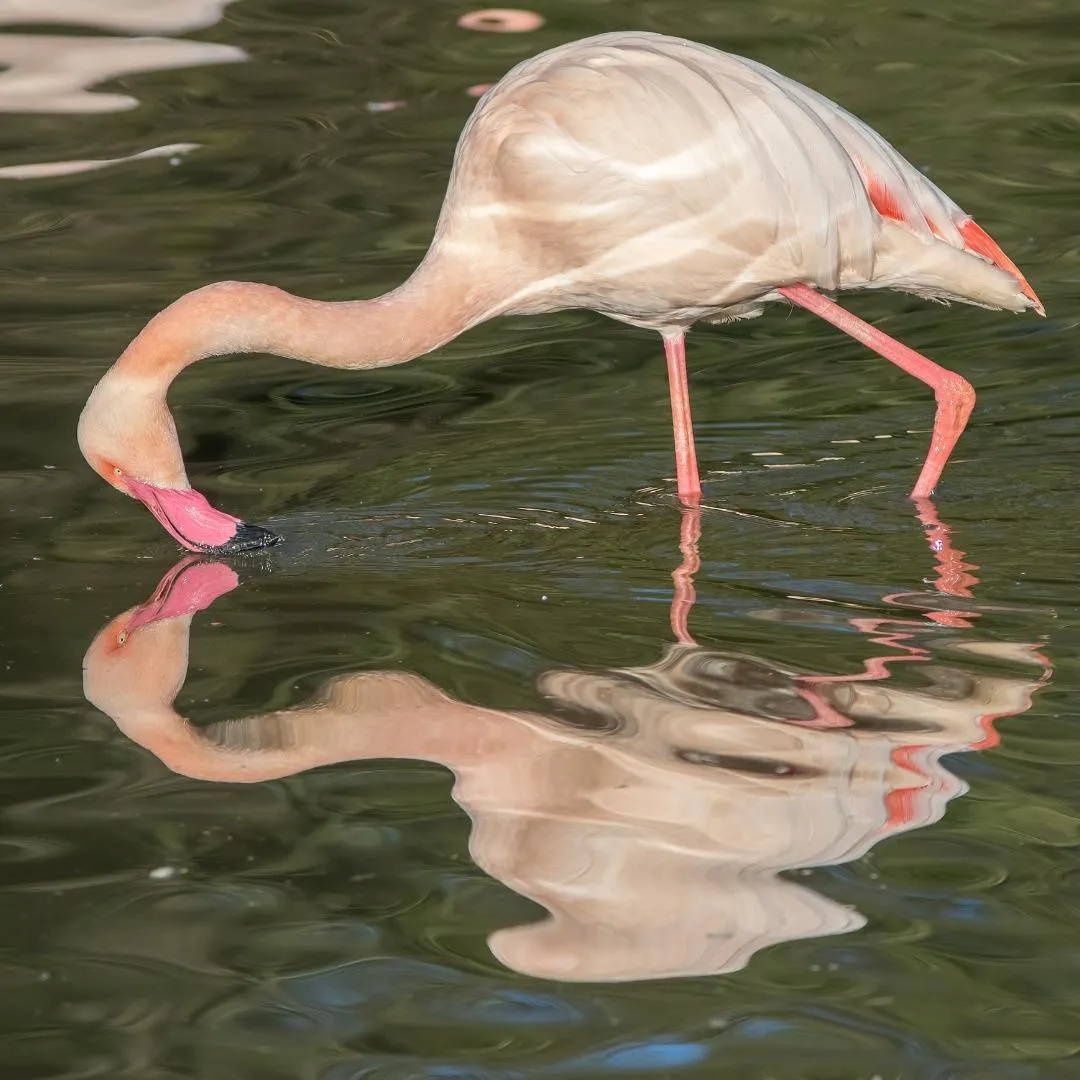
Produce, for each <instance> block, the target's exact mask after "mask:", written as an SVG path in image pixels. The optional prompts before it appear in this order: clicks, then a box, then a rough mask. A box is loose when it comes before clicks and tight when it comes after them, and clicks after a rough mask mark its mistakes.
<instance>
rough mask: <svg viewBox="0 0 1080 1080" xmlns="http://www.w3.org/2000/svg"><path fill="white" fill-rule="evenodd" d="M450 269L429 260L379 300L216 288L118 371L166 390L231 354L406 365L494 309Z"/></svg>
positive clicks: (148, 338)
mask: <svg viewBox="0 0 1080 1080" xmlns="http://www.w3.org/2000/svg"><path fill="white" fill-rule="evenodd" d="M448 269H449V268H443V270H442V272H441V273H440V272H439V267H438V264H437V263H435V262H434V261H431V260H427V261H425V263H424V264H422V265H421V266H420V267H419V268H418V269H417V271H416V273H414V274H413V276H412V277H411V278H409V280H408V281H406V282H405V283H404V284H403V285H401V286H399V287H398V288H397V289H394V290H393V291H391V292H388V293H386V294H385V295H383V296H379V297H377V298H375V299H373V300H349V301H341V302H326V301H320V300H308V299H306V298H304V297H301V296H294V295H293V294H292V293H288V292H285V291H284V290H283V289H278V288H275V287H274V286H272V285H261V284H257V283H255V282H248V281H221V282H217V283H216V284H213V285H207V286H205V287H204V288H202V289H197V290H195V291H194V292H190V293H187V294H186V295H185V296H182V297H180V299H179V300H177V301H176V302H175V303H173V304H171V305H170V306H169V307H167V308H166V309H165V310H164V311H162V312H161V313H160V314H158V315H157V316H155V317H154V318H153V319H152V320H151V321H150V322H149V323H148V324H147V325H146V327H145V328H144V329H143V331H142V333H140V334H139V336H138V337H137V338H135V340H134V341H133V342H132V343H131V345H129V346H128V348H127V350H126V351H125V352H124V354H123V355H122V356H121V357H120V359H119V360H118V361H117V362H116V365H115V368H114V371H115V374H116V375H118V376H121V377H128V378H131V379H133V380H135V381H139V382H142V381H153V382H154V383H156V384H158V385H159V386H161V387H162V389H163V390H164V389H167V387H168V385H169V383H171V382H172V380H173V379H174V378H176V376H177V375H179V374H180V372H181V371H183V370H184V369H185V368H186V367H188V366H189V365H190V364H192V363H194V362H195V361H196V360H200V359H204V358H206V357H210V356H221V355H225V354H230V353H273V354H274V355H277V356H287V357H291V358H293V359H295V360H303V361H305V362H307V363H310V364H318V365H320V366H322V367H334V368H375V367H385V366H388V365H391V364H401V363H404V362H405V361H407V360H412V359H413V358H414V357H417V356H421V355H423V354H424V353H426V352H430V351H431V350H432V349H435V348H438V346H440V345H442V344H445V343H446V342H447V341H450V340H451V339H453V338H455V337H457V336H458V334H460V333H461V332H462V331H464V330H466V329H467V328H468V327H470V326H472V325H474V324H476V323H478V322H481V321H483V319H484V318H485V317H486V314H487V312H488V311H489V310H490V304H489V303H488V302H487V300H486V297H483V296H481V295H479V294H478V291H477V290H475V289H472V288H470V287H469V286H468V284H467V283H463V282H461V280H460V276H459V275H458V274H453V273H448V272H447V271H448ZM455 279H457V280H455Z"/></svg>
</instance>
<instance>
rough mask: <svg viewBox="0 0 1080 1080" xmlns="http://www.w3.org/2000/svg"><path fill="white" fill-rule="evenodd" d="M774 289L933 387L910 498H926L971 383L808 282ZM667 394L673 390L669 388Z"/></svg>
mask: <svg viewBox="0 0 1080 1080" xmlns="http://www.w3.org/2000/svg"><path fill="white" fill-rule="evenodd" d="M777 291H778V292H780V293H781V294H783V295H784V296H786V297H787V298H788V299H789V300H790V301H791V302H792V303H793V304H798V305H799V307H802V308H806V310H807V311H812V312H813V313H814V314H815V315H818V316H820V317H821V318H823V319H824V320H825V321H826V322H829V323H832V324H833V326H835V327H837V328H838V329H840V330H843V331H844V333H845V334H850V335H851V336H852V337H853V338H855V339H856V341H861V342H862V343H863V344H864V345H867V346H869V347H870V348H871V349H873V350H874V352H876V353H879V354H880V355H881V356H884V357H885V359H886V360H890V361H892V363H894V364H896V366H897V367H899V368H902V369H903V370H904V371H906V372H907V373H908V374H909V375H914V376H915V378H916V379H921V380H922V381H923V382H924V383H926V384H927V385H929V386H932V387H933V388H934V397H935V398H936V399H937V414H936V415H935V417H934V433H933V435H932V436H931V438H930V450H929V452H928V453H927V455H926V461H925V462H924V463H923V467H922V472H921V473H919V479H918V481H917V483H916V484H915V489H914V490H913V491H912V493H911V497H912V498H913V499H925V498H928V497H929V496H930V495H931V494H932V493H933V490H934V488H935V487H936V486H937V482H938V480H939V479H941V470H942V469H944V468H945V462H946V461H948V460H949V455H950V454H951V453H952V451H953V447H954V446H956V441H957V439H959V438H960V435H961V434H962V432H963V430H964V428H965V427H966V426H967V422H968V417H969V416H970V415H971V410H972V409H973V408H974V407H975V391H974V390H973V389H972V387H971V383H969V382H968V381H967V379H965V378H964V377H963V376H962V375H957V374H956V372H955V371H949V369H948V368H943V367H941V366H940V365H939V364H935V363H934V361H933V360H928V359H927V358H926V357H925V356H923V355H922V354H921V353H917V352H916V351H915V350H914V349H909V348H908V347H907V346H906V345H902V344H901V343H900V342H899V341H897V340H896V339H895V338H891V337H889V335H888V334H883V333H882V332H881V331H880V330H877V329H875V328H874V327H873V326H871V325H870V324H869V323H866V322H863V320H862V319H860V318H859V317H858V316H856V315H852V314H851V312H850V311H846V310H845V309H844V308H842V307H840V305H839V304H834V303H833V302H832V301H831V300H830V299H828V298H827V297H825V296H822V295H821V293H819V292H815V291H814V290H813V289H811V288H810V287H809V286H808V285H789V286H787V287H786V288H783V289H778V290H777ZM669 363H670V361H669ZM672 394H673V395H674V390H673V391H672Z"/></svg>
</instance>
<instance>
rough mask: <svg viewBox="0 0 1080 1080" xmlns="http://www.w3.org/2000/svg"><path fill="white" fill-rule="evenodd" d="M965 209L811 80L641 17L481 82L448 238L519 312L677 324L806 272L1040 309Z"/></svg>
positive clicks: (453, 191)
mask: <svg viewBox="0 0 1080 1080" xmlns="http://www.w3.org/2000/svg"><path fill="white" fill-rule="evenodd" d="M965 222H970V219H969V218H968V217H967V215H965V214H964V212H963V211H962V210H961V209H960V208H959V207H958V206H957V205H956V204H955V203H954V202H953V201H952V200H951V199H950V198H949V197H948V196H947V195H945V193H944V192H942V191H941V190H940V189H938V188H937V187H936V186H935V185H934V184H933V183H932V182H931V181H930V180H928V179H927V178H926V177H925V176H923V174H922V173H920V172H919V171H918V170H917V169H915V168H914V167H913V166H912V165H910V164H909V163H908V162H907V161H905V160H904V158H903V157H901V155H900V154H899V153H897V151H896V150H894V149H893V148H892V147H891V146H890V145H889V144H888V143H887V142H886V141H885V140H884V139H883V138H882V137H881V136H880V135H878V134H877V133H876V132H874V131H873V130H872V129H871V128H870V127H869V126H868V125H866V124H864V123H863V122H862V121H860V120H858V119H857V118H856V117H854V116H852V115H851V114H850V113H848V112H846V111H845V110H843V109H841V108H840V107H839V106H837V105H835V104H834V103H833V102H831V101H829V100H828V99H827V98H825V97H823V96H822V95H820V94H818V93H816V92H815V91H812V90H810V89H808V88H807V87H804V86H802V85H800V84H799V83H797V82H795V81H794V80H792V79H788V78H786V77H785V76H783V75H780V74H778V73H777V72H775V71H772V70H771V69H770V68H767V67H765V66H764V65H762V64H759V63H756V62H754V61H750V60H746V59H743V58H742V57H738V56H735V55H733V54H730V53H724V52H721V51H719V50H716V49H712V48H709V47H707V46H704V45H699V44H696V43H694V42H690V41H685V40H683V39H679V38H670V37H666V36H663V35H659V34H651V33H644V32H627V33H614V34H603V35H599V36H598V37H594V38H587V39H584V40H582V41H576V42H572V43H570V44H568V45H563V46H559V47H557V48H555V49H552V50H549V51H548V52H545V53H541V54H540V55H538V56H536V57H533V58H531V59H529V60H527V61H525V62H524V63H522V64H519V65H518V66H517V67H516V68H514V69H513V70H512V71H511V72H509V73H508V74H507V75H506V76H505V77H504V78H503V80H502V81H501V82H500V83H499V84H498V85H497V86H496V87H495V88H494V89H493V90H492V91H491V92H489V94H488V95H486V96H485V98H484V99H482V101H481V103H480V105H479V106H478V108H477V109H476V111H475V112H474V114H473V116H472V117H471V118H470V121H469V123H468V125H467V126H466V129H465V131H464V132H463V134H462V138H461V141H460V142H459V146H458V152H457V155H456V158H455V167H454V175H453V177H452V179H451V185H450V189H449V191H448V195H447V200H446V204H445V206H444V213H443V217H442V218H441V220H440V225H439V230H438V240H439V243H440V245H441V246H442V247H444V248H445V249H447V250H450V251H456V252H457V253H458V254H460V255H463V256H465V257H466V258H467V259H469V260H470V261H473V262H475V261H476V260H480V261H481V262H483V260H484V259H485V257H488V258H494V261H493V262H492V263H491V266H490V271H489V272H491V273H494V272H495V266H498V273H499V278H500V282H501V287H502V293H503V294H502V296H501V298H500V300H499V302H498V308H499V311H500V312H504V313H509V312H526V311H540V310H554V309H558V308H565V307H590V308H593V309H595V310H599V311H603V312H605V313H607V314H610V315H612V316H613V317H615V318H620V319H624V320H625V321H628V322H633V323H637V324H641V325H649V326H656V327H658V328H662V327H664V326H670V325H680V324H681V325H685V324H688V323H690V322H693V321H695V320H697V319H702V318H710V319H715V318H721V319H722V318H726V317H738V316H744V315H751V314H757V313H758V312H759V311H760V309H761V303H762V302H763V301H765V300H769V299H776V298H778V294H777V293H776V291H775V290H776V289H777V288H778V287H780V286H783V285H788V284H794V283H796V282H808V283H811V284H814V285H816V286H818V287H819V288H822V289H828V290H835V289H847V288H860V287H861V288H866V287H870V288H875V287H891V288H898V289H906V290H907V291H911V292H917V293H920V294H923V295H928V296H932V297H940V298H945V299H961V300H967V301H970V302H974V303H981V304H984V305H986V306H992V307H1007V308H1013V309H1017V310H1020V309H1023V308H1024V307H1029V306H1032V305H1031V303H1030V302H1029V301H1028V300H1027V299H1026V298H1025V297H1024V296H1023V295H1022V293H1021V291H1020V289H1019V286H1018V284H1017V277H1018V275H1019V272H1018V271H1016V273H1015V274H1013V273H1011V272H1010V270H1009V268H1008V267H1003V265H1002V264H1001V263H1000V262H998V264H997V266H994V265H991V264H992V263H993V262H995V261H996V260H995V259H994V258H993V256H992V255H989V254H987V253H986V252H985V251H983V252H978V250H977V249H974V248H973V247H972V245H971V244H970V243H969V242H967V241H966V240H965V236H964V232H963V230H964V225H965ZM971 224H974V223H971ZM980 231H981V230H980ZM983 235H984V236H985V234H983ZM987 240H989V238H988V237H987ZM990 243H991V244H992V243H993V242H992V241H990ZM994 248H995V250H996V251H997V252H998V253H1000V249H997V248H996V245H994ZM972 250H975V251H976V254H970V253H969V252H970V251H972ZM980 256H983V257H980ZM1002 258H1004V256H1003V255H1002ZM1006 261H1007V260H1006ZM1009 267H1011V264H1009ZM1012 270H1015V267H1012ZM1019 280H1020V281H1021V282H1022V281H1023V279H1022V277H1021V278H1019ZM1032 295H1033V294H1032Z"/></svg>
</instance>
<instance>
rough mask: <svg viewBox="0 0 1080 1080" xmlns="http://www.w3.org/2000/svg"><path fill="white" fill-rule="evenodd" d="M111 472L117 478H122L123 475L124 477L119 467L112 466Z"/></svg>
mask: <svg viewBox="0 0 1080 1080" xmlns="http://www.w3.org/2000/svg"><path fill="white" fill-rule="evenodd" d="M113 472H114V473H115V474H116V475H117V476H123V475H124V470H123V469H121V468H120V466H119V465H114V466H113Z"/></svg>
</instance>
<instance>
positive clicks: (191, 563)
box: [124, 556, 240, 634]
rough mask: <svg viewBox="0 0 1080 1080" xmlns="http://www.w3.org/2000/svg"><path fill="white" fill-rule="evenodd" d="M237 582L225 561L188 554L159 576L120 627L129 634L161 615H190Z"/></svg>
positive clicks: (233, 587) (233, 586)
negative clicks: (151, 588)
mask: <svg viewBox="0 0 1080 1080" xmlns="http://www.w3.org/2000/svg"><path fill="white" fill-rule="evenodd" d="M239 584H240V578H239V577H238V576H237V574H236V571H235V570H233V569H232V567H230V566H226V565H225V563H220V562H200V561H199V560H198V559H195V558H193V557H191V556H189V557H188V558H186V559H184V560H182V561H181V562H178V563H177V564H176V565H175V566H174V567H173V568H172V569H171V570H170V571H169V572H168V573H167V574H166V575H165V576H164V577H163V578H162V579H161V581H160V582H159V584H158V587H157V588H156V589H155V590H154V595H153V596H151V597H150V599H149V600H147V601H146V603H144V604H140V605H139V606H138V607H137V608H135V610H134V611H133V612H132V614H131V618H130V619H129V620H128V623H127V626H126V627H124V629H125V631H126V632H127V633H129V634H130V633H132V632H133V631H135V630H137V629H138V628H139V627H140V626H149V625H150V624H151V623H155V622H160V621H161V620H163V619H175V618H178V617H179V616H181V615H194V614H195V612H197V611H202V610H203V609H204V608H208V607H209V606H210V605H211V604H212V603H213V602H214V601H215V600H216V599H217V598H218V597H219V596H223V595H224V594H225V593H227V592H230V591H231V590H232V589H235V588H236V586H237V585H239Z"/></svg>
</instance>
